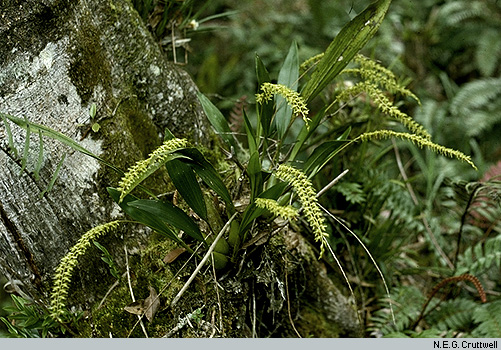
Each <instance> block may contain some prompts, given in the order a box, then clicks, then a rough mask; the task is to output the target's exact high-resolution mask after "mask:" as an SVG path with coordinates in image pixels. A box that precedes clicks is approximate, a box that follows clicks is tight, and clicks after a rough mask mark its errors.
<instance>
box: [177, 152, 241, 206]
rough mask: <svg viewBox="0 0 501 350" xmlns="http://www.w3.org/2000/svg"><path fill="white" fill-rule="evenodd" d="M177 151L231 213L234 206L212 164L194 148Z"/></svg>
mask: <svg viewBox="0 0 501 350" xmlns="http://www.w3.org/2000/svg"><path fill="white" fill-rule="evenodd" d="M178 153H180V154H182V155H183V156H185V157H187V158H188V159H186V160H185V163H186V164H188V165H189V166H191V167H192V168H193V170H195V172H196V173H197V175H198V176H200V178H201V179H202V181H203V182H204V183H205V184H206V185H207V186H208V187H209V188H210V189H212V190H213V191H214V192H216V193H217V194H218V195H219V196H220V197H221V198H222V199H223V200H224V202H225V203H226V205H227V207H228V209H229V210H230V213H233V212H234V210H235V208H234V206H233V201H232V200H231V196H230V193H229V192H228V189H227V188H226V186H225V184H224V182H223V180H221V177H220V176H219V173H218V172H217V171H216V169H214V167H213V166H212V164H211V163H209V162H208V161H207V160H206V159H205V157H204V156H203V154H202V153H201V152H200V151H199V150H197V149H196V148H186V149H183V150H180V151H179V152H178Z"/></svg>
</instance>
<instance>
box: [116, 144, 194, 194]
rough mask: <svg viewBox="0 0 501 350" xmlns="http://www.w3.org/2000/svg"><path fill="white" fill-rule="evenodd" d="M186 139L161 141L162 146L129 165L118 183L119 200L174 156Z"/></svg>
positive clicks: (183, 145)
mask: <svg viewBox="0 0 501 350" xmlns="http://www.w3.org/2000/svg"><path fill="white" fill-rule="evenodd" d="M187 144H188V142H187V140H186V139H177V138H174V139H171V140H167V141H165V142H164V143H163V145H162V146H160V147H158V148H157V149H156V150H154V151H153V152H152V153H150V155H149V156H148V158H146V159H145V160H141V161H138V162H136V164H135V165H133V166H132V167H130V168H129V169H128V170H127V172H126V173H125V175H124V176H123V177H122V179H121V180H120V182H119V183H118V188H117V189H118V190H119V191H120V199H119V202H121V201H122V200H123V199H124V198H125V196H126V195H128V194H129V193H130V192H131V191H132V190H133V189H134V188H136V187H137V186H138V185H139V184H140V183H141V182H143V181H144V180H145V179H146V178H147V177H148V176H150V175H151V174H153V173H154V172H155V171H157V170H158V169H160V168H161V167H162V166H163V165H164V164H165V163H166V162H168V161H169V160H172V159H174V158H176V157H175V156H173V155H172V153H173V152H174V151H176V150H178V149H180V148H183V147H186V145H187Z"/></svg>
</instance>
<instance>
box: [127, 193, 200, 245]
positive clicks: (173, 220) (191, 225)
mask: <svg viewBox="0 0 501 350" xmlns="http://www.w3.org/2000/svg"><path fill="white" fill-rule="evenodd" d="M129 206H131V207H134V208H137V209H140V210H144V211H145V212H148V213H150V214H152V215H155V216H156V217H158V218H160V219H161V220H162V221H164V222H166V223H168V224H169V225H172V226H174V227H175V228H177V229H179V230H183V231H184V232H185V233H186V234H187V235H189V236H190V237H192V238H195V239H196V240H198V241H201V242H205V240H204V238H203V236H202V233H201V232H200V229H199V227H198V225H197V224H196V223H195V222H194V221H193V219H191V218H190V217H189V216H188V215H187V214H186V213H185V212H184V211H183V210H181V209H180V208H178V207H176V206H175V205H173V204H172V203H170V202H165V201H160V200H151V199H140V200H137V201H133V202H130V203H129Z"/></svg>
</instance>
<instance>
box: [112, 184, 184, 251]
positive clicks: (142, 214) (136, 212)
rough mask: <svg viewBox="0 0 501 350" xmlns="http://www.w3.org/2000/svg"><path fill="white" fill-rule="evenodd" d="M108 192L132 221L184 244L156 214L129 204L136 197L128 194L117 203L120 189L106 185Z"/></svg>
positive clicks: (135, 199)
mask: <svg viewBox="0 0 501 350" xmlns="http://www.w3.org/2000/svg"><path fill="white" fill-rule="evenodd" d="M107 190H108V193H109V194H110V196H111V198H113V200H114V201H115V202H116V203H118V205H119V206H120V208H122V210H123V211H124V212H125V213H126V214H127V215H129V216H130V217H131V218H132V219H133V220H134V221H137V222H139V223H141V224H143V225H146V226H148V227H150V228H152V229H153V230H155V231H157V232H158V233H160V234H162V235H164V236H166V237H168V238H170V239H172V240H173V241H176V242H178V243H180V244H181V245H183V246H185V244H184V242H183V241H181V239H180V238H179V237H178V236H177V235H176V234H175V233H174V232H173V231H172V230H171V229H170V228H169V227H168V226H167V225H166V224H165V223H164V222H163V221H162V220H161V218H159V217H158V216H156V215H153V214H151V213H149V212H147V211H145V210H141V209H138V208H134V207H132V206H130V205H129V203H131V202H134V201H137V200H138V198H137V197H135V196H133V195H131V194H128V195H127V196H125V197H124V198H123V199H122V201H121V202H120V203H119V200H120V191H119V190H117V189H116V188H113V187H108V188H107Z"/></svg>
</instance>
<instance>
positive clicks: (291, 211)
mask: <svg viewBox="0 0 501 350" xmlns="http://www.w3.org/2000/svg"><path fill="white" fill-rule="evenodd" d="M255 203H256V206H257V207H258V208H262V209H266V210H268V211H269V212H270V213H272V214H274V215H277V216H281V217H282V218H284V219H286V220H291V219H292V220H293V219H295V218H296V217H297V214H298V212H297V210H296V208H294V207H293V206H292V205H287V206H283V205H280V204H278V202H277V201H276V200H273V199H268V198H256V201H255Z"/></svg>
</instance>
